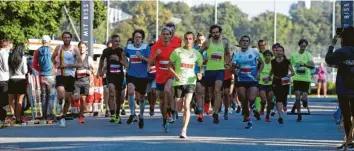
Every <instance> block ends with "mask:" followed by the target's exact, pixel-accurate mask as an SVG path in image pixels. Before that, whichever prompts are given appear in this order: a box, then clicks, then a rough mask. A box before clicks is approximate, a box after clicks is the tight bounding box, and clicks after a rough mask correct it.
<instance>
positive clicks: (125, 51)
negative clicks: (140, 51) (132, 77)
mask: <svg viewBox="0 0 354 151" xmlns="http://www.w3.org/2000/svg"><path fill="white" fill-rule="evenodd" d="M123 54H124V55H125V56H126V57H128V58H129V57H130V55H129V53H128V49H127V47H125V48H124V49H123Z"/></svg>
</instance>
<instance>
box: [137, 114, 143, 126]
mask: <svg viewBox="0 0 354 151" xmlns="http://www.w3.org/2000/svg"><path fill="white" fill-rule="evenodd" d="M138 126H139V128H140V129H142V128H144V119H142V118H141V117H140V114H139V123H138Z"/></svg>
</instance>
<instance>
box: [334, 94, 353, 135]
mask: <svg viewBox="0 0 354 151" xmlns="http://www.w3.org/2000/svg"><path fill="white" fill-rule="evenodd" d="M338 101H339V107H340V109H341V110H342V115H343V119H344V129H345V135H346V136H348V135H349V132H350V127H351V126H352V120H351V117H352V116H354V114H353V113H354V97H347V96H338ZM347 138H348V137H347Z"/></svg>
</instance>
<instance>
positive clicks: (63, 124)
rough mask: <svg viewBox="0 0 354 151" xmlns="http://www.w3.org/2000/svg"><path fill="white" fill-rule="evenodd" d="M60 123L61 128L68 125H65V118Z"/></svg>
mask: <svg viewBox="0 0 354 151" xmlns="http://www.w3.org/2000/svg"><path fill="white" fill-rule="evenodd" d="M59 123H60V127H65V126H66V124H65V118H64V117H62V118H61V119H60V121H59Z"/></svg>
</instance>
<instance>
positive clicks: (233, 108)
mask: <svg viewBox="0 0 354 151" xmlns="http://www.w3.org/2000/svg"><path fill="white" fill-rule="evenodd" d="M231 108H232V110H234V111H235V110H236V104H235V103H232V104H231Z"/></svg>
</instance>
